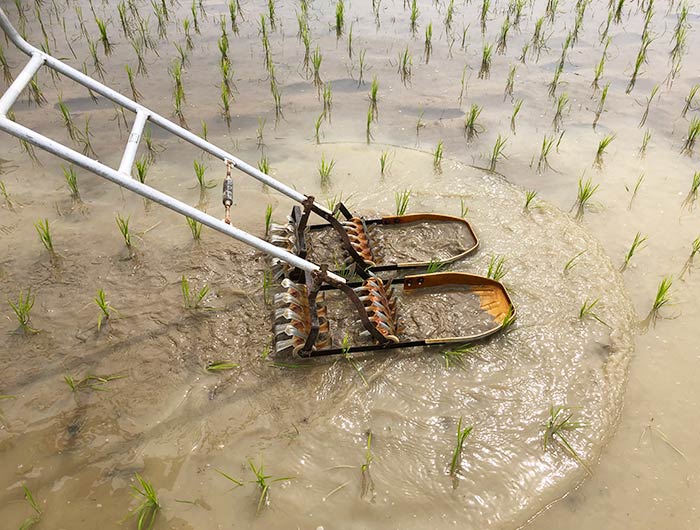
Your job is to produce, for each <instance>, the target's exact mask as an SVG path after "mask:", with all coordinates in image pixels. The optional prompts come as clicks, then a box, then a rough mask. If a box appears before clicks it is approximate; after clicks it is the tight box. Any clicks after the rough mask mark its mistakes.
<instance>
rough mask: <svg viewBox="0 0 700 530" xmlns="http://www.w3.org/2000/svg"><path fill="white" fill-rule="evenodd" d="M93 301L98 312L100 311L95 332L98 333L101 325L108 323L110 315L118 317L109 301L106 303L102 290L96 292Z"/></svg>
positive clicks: (117, 312)
mask: <svg viewBox="0 0 700 530" xmlns="http://www.w3.org/2000/svg"><path fill="white" fill-rule="evenodd" d="M93 300H94V301H95V304H96V305H97V307H99V308H100V311H102V312H101V313H100V314H99V315H98V317H97V331H98V332H99V331H100V329H101V328H102V324H103V323H104V322H109V318H110V317H111V316H112V313H116V314H117V315H118V314H119V311H117V310H116V309H114V308H113V307H112V306H111V305H110V303H109V301H107V298H106V295H105V292H104V291H103V290H102V289H98V290H97V296H96V297H95V298H94V299H93Z"/></svg>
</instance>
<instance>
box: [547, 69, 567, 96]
mask: <svg viewBox="0 0 700 530" xmlns="http://www.w3.org/2000/svg"><path fill="white" fill-rule="evenodd" d="M563 71H564V70H563V68H562V67H561V65H557V67H556V68H555V69H554V77H553V78H552V80H551V81H550V82H549V85H547V89H548V92H549V97H550V98H553V97H554V96H556V93H557V87H558V86H559V76H560V75H561V73H562V72H563Z"/></svg>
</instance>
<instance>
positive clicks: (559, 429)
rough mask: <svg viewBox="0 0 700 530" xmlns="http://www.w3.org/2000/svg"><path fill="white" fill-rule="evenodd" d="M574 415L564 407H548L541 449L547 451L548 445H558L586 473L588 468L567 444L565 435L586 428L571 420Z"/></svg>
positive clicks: (581, 423)
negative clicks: (555, 443) (583, 468)
mask: <svg viewBox="0 0 700 530" xmlns="http://www.w3.org/2000/svg"><path fill="white" fill-rule="evenodd" d="M573 416H574V413H573V412H572V411H570V410H568V409H566V408H564V407H561V406H558V407H555V406H554V405H552V406H550V407H549V418H548V420H547V423H546V424H544V437H543V447H544V450H545V451H546V450H547V446H548V445H552V444H553V443H554V442H557V443H558V444H560V445H561V446H562V447H563V448H564V449H565V450H566V452H567V453H569V455H570V456H571V457H572V458H573V459H574V460H576V461H577V462H578V463H579V464H581V465H582V466H584V467H585V468H586V470H587V471H588V466H587V465H586V464H585V463H584V462H583V460H581V457H580V456H579V454H578V453H577V452H576V450H575V449H574V448H573V447H572V446H571V443H569V440H568V437H569V435H568V434H567V433H569V432H571V431H575V430H578V429H581V428H583V427H585V426H586V424H585V423H583V422H581V421H576V420H574V419H573Z"/></svg>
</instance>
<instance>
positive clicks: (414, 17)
mask: <svg viewBox="0 0 700 530" xmlns="http://www.w3.org/2000/svg"><path fill="white" fill-rule="evenodd" d="M419 16H420V11H419V10H418V3H417V2H416V0H412V1H411V33H413V34H414V35H415V34H416V30H417V29H418V17H419Z"/></svg>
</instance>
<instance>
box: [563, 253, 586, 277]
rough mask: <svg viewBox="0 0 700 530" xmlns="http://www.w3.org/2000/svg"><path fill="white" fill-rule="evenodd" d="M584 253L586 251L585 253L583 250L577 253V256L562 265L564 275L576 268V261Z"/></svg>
mask: <svg viewBox="0 0 700 530" xmlns="http://www.w3.org/2000/svg"><path fill="white" fill-rule="evenodd" d="M585 253H586V251H585V250H582V251H581V252H579V253H578V254H576V255H575V256H574V257H573V258H571V259H570V260H569V261H567V262H566V263H565V264H564V274H566V273H567V272H569V271H570V270H571V269H573V268H574V267H575V266H576V262H577V261H578V259H579V258H580V257H581V256H583V255H584V254H585Z"/></svg>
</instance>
